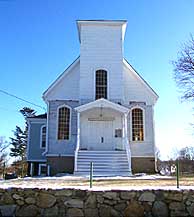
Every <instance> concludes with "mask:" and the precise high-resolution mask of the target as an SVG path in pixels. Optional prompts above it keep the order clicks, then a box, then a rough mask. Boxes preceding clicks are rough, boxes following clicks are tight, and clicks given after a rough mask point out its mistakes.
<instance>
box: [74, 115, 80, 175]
mask: <svg viewBox="0 0 194 217" xmlns="http://www.w3.org/2000/svg"><path fill="white" fill-rule="evenodd" d="M79 148H80V113H79V112H78V113H77V145H76V149H75V158H74V172H77V157H78V151H79Z"/></svg>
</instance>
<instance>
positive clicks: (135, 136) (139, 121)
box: [132, 108, 144, 141]
mask: <svg viewBox="0 0 194 217" xmlns="http://www.w3.org/2000/svg"><path fill="white" fill-rule="evenodd" d="M143 127H144V126H143V110H142V109H139V108H135V109H133V110H132V140H133V141H143V140H144V129H143Z"/></svg>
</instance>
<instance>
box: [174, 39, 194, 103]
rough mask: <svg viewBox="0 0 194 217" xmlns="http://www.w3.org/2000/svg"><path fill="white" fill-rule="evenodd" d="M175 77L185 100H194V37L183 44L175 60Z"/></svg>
mask: <svg viewBox="0 0 194 217" xmlns="http://www.w3.org/2000/svg"><path fill="white" fill-rule="evenodd" d="M173 65H174V71H175V73H174V78H175V81H176V83H177V85H178V87H179V88H180V90H181V91H182V93H183V95H182V99H183V100H194V38H193V37H192V35H191V37H190V40H189V41H188V42H186V43H185V44H183V48H182V51H181V52H180V53H179V55H178V59H177V61H173Z"/></svg>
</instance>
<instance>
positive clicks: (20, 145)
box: [10, 107, 36, 175]
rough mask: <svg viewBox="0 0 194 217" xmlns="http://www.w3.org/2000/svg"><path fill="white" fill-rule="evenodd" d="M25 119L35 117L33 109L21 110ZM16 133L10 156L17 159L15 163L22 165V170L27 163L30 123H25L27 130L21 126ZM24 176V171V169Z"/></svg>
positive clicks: (12, 141)
mask: <svg viewBox="0 0 194 217" xmlns="http://www.w3.org/2000/svg"><path fill="white" fill-rule="evenodd" d="M20 112H21V114H22V115H23V117H24V118H25V120H26V118H28V117H33V116H35V113H36V112H35V111H34V110H33V109H31V108H28V107H24V108H23V109H21V110H20ZM13 132H14V137H10V140H11V141H10V145H11V147H10V156H11V157H15V163H17V164H18V163H19V164H21V166H22V168H23V165H24V163H25V161H26V148H27V140H28V123H27V120H26V121H25V128H24V130H22V129H21V128H20V127H19V126H16V129H15V131H13ZM22 175H23V169H22Z"/></svg>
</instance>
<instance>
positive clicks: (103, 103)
mask: <svg viewBox="0 0 194 217" xmlns="http://www.w3.org/2000/svg"><path fill="white" fill-rule="evenodd" d="M102 107H103V108H111V109H114V110H116V111H119V112H122V113H128V112H129V109H128V108H126V107H124V106H121V105H119V104H116V103H113V102H110V101H109V100H107V99H104V98H101V99H97V100H95V101H93V102H89V103H87V104H84V105H81V106H79V107H76V108H75V110H76V111H78V112H83V111H86V110H88V109H92V108H102Z"/></svg>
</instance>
